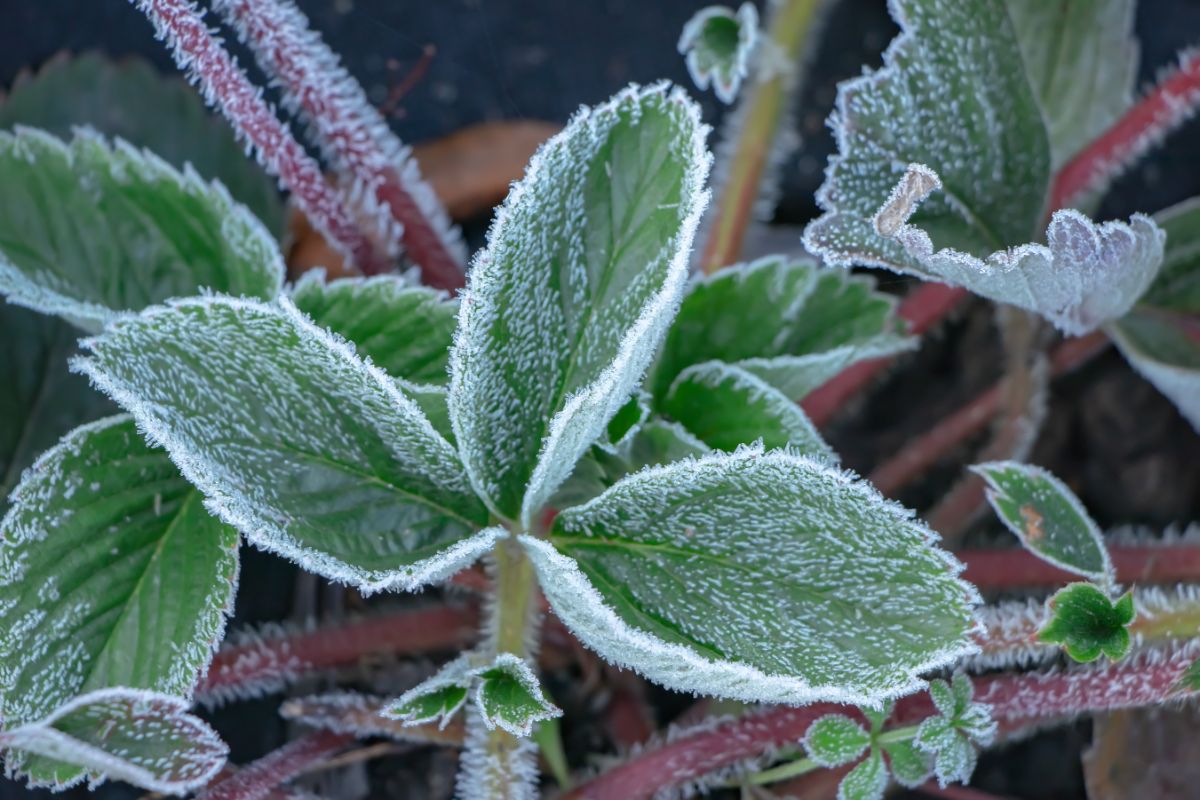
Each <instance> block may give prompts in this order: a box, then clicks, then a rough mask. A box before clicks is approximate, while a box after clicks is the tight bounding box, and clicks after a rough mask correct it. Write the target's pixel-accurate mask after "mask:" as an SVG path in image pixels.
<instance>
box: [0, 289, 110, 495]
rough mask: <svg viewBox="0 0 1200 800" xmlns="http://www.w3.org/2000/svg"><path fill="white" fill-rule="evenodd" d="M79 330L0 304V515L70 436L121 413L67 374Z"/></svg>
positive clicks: (6, 304)
mask: <svg viewBox="0 0 1200 800" xmlns="http://www.w3.org/2000/svg"><path fill="white" fill-rule="evenodd" d="M78 336H79V331H78V330H76V329H75V328H74V327H73V326H71V325H68V324H67V323H65V322H62V321H60V320H57V319H54V318H53V317H45V316H42V315H41V314H37V313H35V312H33V311H29V310H27V309H24V308H20V307H18V306H14V305H10V304H8V303H4V302H0V342H3V346H0V514H2V513H3V511H4V509H5V508H6V507H7V505H8V503H7V501H6V499H5V498H7V497H8V493H9V492H10V491H12V489H13V487H14V486H16V485H17V481H19V480H20V478H21V471H22V470H24V469H25V468H26V467H28V466H29V465H30V464H32V463H33V459H34V458H35V457H37V455H38V454H39V453H41V452H42V451H43V450H45V449H46V448H48V447H50V446H51V445H53V444H54V443H55V442H57V441H58V439H59V437H60V436H62V435H63V434H65V433H66V432H67V431H69V430H71V429H72V428H74V427H75V426H76V425H80V424H82V423H84V422H89V421H91V420H94V419H97V418H99V417H102V416H104V415H105V414H112V413H113V412H114V411H116V408H115V407H114V406H113V405H112V403H110V402H109V401H108V399H107V398H105V397H104V396H103V395H101V394H100V393H99V392H95V391H93V390H92V389H91V388H90V387H89V386H88V385H87V381H86V380H85V379H83V378H81V377H79V376H78V375H72V374H71V373H70V372H68V371H67V359H68V358H69V357H70V356H71V354H72V353H73V352H74V351H75V349H76V347H75V341H76V339H77V338H78Z"/></svg>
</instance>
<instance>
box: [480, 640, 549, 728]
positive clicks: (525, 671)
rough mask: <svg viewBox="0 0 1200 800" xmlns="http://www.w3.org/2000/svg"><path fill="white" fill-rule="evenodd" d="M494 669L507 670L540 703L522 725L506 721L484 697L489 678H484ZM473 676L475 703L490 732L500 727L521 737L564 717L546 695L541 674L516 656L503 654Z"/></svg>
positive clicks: (500, 711)
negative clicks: (535, 726)
mask: <svg viewBox="0 0 1200 800" xmlns="http://www.w3.org/2000/svg"><path fill="white" fill-rule="evenodd" d="M494 669H499V670H503V671H504V672H505V673H506V674H507V675H509V676H511V677H512V678H513V679H515V680H516V682H517V683H518V684H520V686H521V688H522V689H524V690H525V691H526V692H528V693H529V696H530V698H532V699H533V700H534V701H535V702H536V703H537V705H538V708H537V710H536V711H534V712H533V713H531V714H530V715H529V716H528V717H525V718H524V719H522V720H521V721H520V722H517V723H514V722H512V721H510V720H508V719H506V718H505V716H504V715H503V713H502V711H503V709H501V708H490V704H489V703H488V700H487V697H486V696H485V694H484V690H485V688H486V686H487V682H488V680H489V679H488V678H486V677H484V673H485V672H489V671H491V670H494ZM472 675H474V676H475V677H476V683H475V687H474V691H472V692H471V700H472V701H473V702H474V703H475V707H476V708H477V709H478V710H479V718H480V719H481V720H482V721H483V724H484V727H486V728H487V729H488V730H489V731H490V730H494V729H495V728H500V729H501V730H504V731H507V732H508V733H511V734H512V735H513V736H516V737H518V738H521V737H525V736H529V735H530V734H532V733H533V726H534V725H535V724H537V723H538V722H542V721H543V720H547V719H555V718H557V717H561V716H562V709H560V708H558V707H557V706H555V705H554V704H553V703H551V702H550V701H549V700H547V699H546V695H545V693H544V692H542V685H541V682H539V681H538V678H537V675H534V674H533V670H532V669H530V668H529V665H528V664H527V663H525V660H524V659H523V658H520V657H518V656H516V655H514V654H512V653H499V654H497V656H496V658H495V659H494V660H493V661H492V663H491V664H488V665H486V666H482V667H478V668H476V669H475V670H473V671H472Z"/></svg>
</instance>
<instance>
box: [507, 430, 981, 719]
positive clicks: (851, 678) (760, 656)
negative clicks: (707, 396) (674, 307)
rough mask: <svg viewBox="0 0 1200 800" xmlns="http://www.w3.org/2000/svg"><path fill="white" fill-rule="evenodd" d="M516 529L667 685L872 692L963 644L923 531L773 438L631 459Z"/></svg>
mask: <svg viewBox="0 0 1200 800" xmlns="http://www.w3.org/2000/svg"><path fill="white" fill-rule="evenodd" d="M521 541H522V543H523V544H524V545H525V548H526V550H527V552H528V553H529V556H530V558H531V559H532V561H533V564H534V567H535V568H536V570H537V573H538V577H539V581H540V583H541V586H542V591H543V592H544V593H545V594H546V597H547V599H548V600H549V601H550V605H551V608H552V609H553V610H554V612H555V613H556V614H557V615H558V616H559V617H560V618H561V619H562V620H563V622H564V623H566V625H567V626H568V627H569V628H570V629H571V630H572V631H573V632H574V633H575V634H576V636H578V637H579V638H580V640H581V641H583V643H584V644H586V645H587V646H589V647H591V648H592V649H594V650H595V651H596V652H597V653H599V654H600V655H601V656H602V657H604V658H605V659H607V660H608V661H611V662H613V663H614V664H616V665H618V666H622V667H628V668H631V669H635V670H637V671H638V672H641V673H642V674H643V675H645V676H646V677H648V678H650V679H651V680H653V681H655V682H657V683H660V684H662V685H664V686H666V687H668V688H671V689H675V690H678V691H690V692H696V693H703V694H707V695H714V696H717V697H728V698H733V699H738V700H745V701H749V702H771V703H791V704H804V703H809V702H813V701H815V700H829V701H834V702H845V703H856V704H861V705H877V704H879V703H880V702H882V701H883V700H886V699H887V698H890V697H896V696H899V695H902V694H905V693H907V692H911V691H914V690H916V689H918V688H920V687H921V686H922V685H923V682H922V681H921V680H920V679H919V678H918V677H917V676H918V675H919V674H920V673H922V672H925V671H927V670H929V669H934V668H936V667H938V666H940V665H944V664H948V663H951V662H952V661H954V660H955V659H956V658H958V657H959V656H961V655H964V654H966V653H970V652H973V651H974V649H975V647H974V645H973V644H971V642H970V641H969V632H970V630H971V629H972V627H973V618H972V613H971V608H972V605H973V604H974V602H976V600H977V595H976V593H975V592H974V590H973V589H972V588H971V587H970V586H969V585H968V584H966V583H963V582H962V581H960V580H958V579H957V578H956V577H955V575H956V574H957V572H958V571H959V569H961V567H960V566H959V565H958V564H957V563H956V562H955V561H954V559H953V558H952V557H951V556H950V555H948V554H947V553H945V552H943V551H941V550H939V549H937V548H936V547H935V546H934V542H935V541H936V534H934V533H933V532H932V531H930V530H929V529H928V528H926V527H925V526H923V525H921V524H920V523H919V522H916V521H915V520H913V519H912V515H911V514H910V513H909V512H908V511H906V510H904V509H902V508H901V507H899V506H897V505H895V504H893V503H890V502H889V501H887V500H884V499H883V498H882V497H880V496H879V495H878V494H877V493H876V492H875V491H874V490H873V489H871V487H870V486H868V485H867V484H865V483H862V482H859V481H856V480H854V479H853V478H852V476H850V475H848V474H846V473H842V472H840V471H837V470H834V469H831V468H829V467H827V466H825V465H823V464H820V463H818V462H814V461H812V460H809V459H805V458H801V457H798V456H795V455H791V454H789V453H786V452H784V451H771V452H763V451H762V449H761V448H743V449H741V450H739V451H738V452H736V453H734V454H732V455H727V454H718V455H711V456H706V457H703V458H699V459H695V460H688V461H681V462H677V463H675V464H669V465H667V466H662V467H651V468H648V469H644V470H642V471H641V472H638V473H636V474H633V475H630V476H628V477H626V478H624V479H622V480H621V481H620V482H618V483H617V484H616V485H614V486H613V487H612V488H610V489H608V490H607V491H606V492H605V493H604V494H602V495H600V496H599V497H597V498H595V499H594V500H592V501H590V502H588V503H587V504H586V505H583V506H579V507H577V508H572V509H568V510H566V511H563V512H562V513H560V514H559V515H558V516H557V518H556V519H555V521H554V526H553V528H552V530H551V533H550V538H549V540H548V541H543V540H537V539H532V538H530V537H528V536H525V537H522V539H521Z"/></svg>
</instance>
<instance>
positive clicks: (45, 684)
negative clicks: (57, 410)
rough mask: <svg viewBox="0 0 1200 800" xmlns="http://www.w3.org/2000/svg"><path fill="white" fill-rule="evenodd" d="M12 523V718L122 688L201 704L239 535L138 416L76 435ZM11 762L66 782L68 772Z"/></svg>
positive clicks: (0, 661)
mask: <svg viewBox="0 0 1200 800" xmlns="http://www.w3.org/2000/svg"><path fill="white" fill-rule="evenodd" d="M11 500H12V507H11V509H10V510H9V512H8V514H7V515H6V516H5V517H4V520H3V522H2V523H0V531H2V533H3V538H2V539H0V542H2V544H0V717H2V718H3V719H4V721H5V725H6V726H7V727H8V728H13V727H17V726H20V725H25V724H29V723H33V722H36V721H37V720H39V719H41V718H42V717H44V716H46V715H47V714H49V713H51V712H52V711H54V710H55V709H56V708H57V707H58V706H60V705H62V704H63V703H66V702H68V701H69V700H71V699H72V698H74V697H76V696H77V695H79V694H82V693H84V692H88V691H92V690H98V689H106V688H109V687H114V686H125V687H136V688H141V689H152V690H155V691H161V692H167V693H169V694H174V695H180V696H183V697H187V696H190V694H191V691H192V687H193V684H194V683H195V681H196V677H197V675H198V674H199V673H200V671H201V670H203V669H204V667H205V666H206V665H207V664H208V662H209V659H210V658H211V656H212V650H213V648H214V647H215V646H216V643H217V641H218V640H219V639H220V636H221V633H222V631H223V630H224V627H225V616H226V614H227V613H228V612H229V610H230V609H231V608H232V605H233V594H234V587H235V584H236V582H237V569H238V553H237V547H238V537H237V533H236V532H235V531H234V530H233V529H232V528H229V527H228V526H226V525H223V524H221V523H220V522H218V521H217V520H215V519H214V518H213V517H212V516H210V515H209V514H208V512H207V511H205V509H204V505H203V501H202V498H201V497H200V494H199V493H198V492H197V491H196V490H195V489H193V488H192V487H191V486H190V485H189V484H188V483H187V481H186V480H184V479H183V477H182V476H180V474H179V471H178V470H177V469H176V467H175V465H174V464H172V463H171V461H170V459H169V458H168V457H167V454H166V453H165V452H164V451H162V450H159V449H157V448H152V447H150V446H148V445H147V444H145V443H144V441H143V440H142V437H141V436H140V435H139V433H138V431H137V428H136V427H135V426H134V423H133V420H132V419H130V418H129V417H126V416H118V417H109V418H107V419H103V420H100V421H98V422H94V423H91V424H88V425H84V426H82V427H80V428H77V429H76V430H74V431H72V432H71V433H70V434H68V435H67V436H66V437H64V438H63V440H62V442H61V443H60V444H58V445H57V446H56V447H54V448H53V449H51V450H49V451H48V452H47V453H45V454H44V455H43V456H42V457H41V458H39V459H38V461H37V463H36V464H35V465H34V466H33V467H32V468H31V469H30V470H29V471H28V472H26V473H25V477H24V479H23V480H22V482H21V484H20V485H19V486H18V487H17V489H16V490H15V491H14V492H13V494H12V498H11ZM8 764H9V767H10V768H12V769H17V770H19V771H20V772H22V773H27V774H29V775H30V776H31V778H32V780H33V781H34V782H36V783H43V782H51V783H53V782H62V781H64V780H66V779H67V777H66V776H68V775H70V774H72V773H71V770H70V768H68V767H67V766H64V765H62V764H56V763H53V762H47V761H45V760H43V759H39V758H36V757H34V758H29V757H28V756H27V755H26V754H21V753H19V752H12V753H10V754H9V757H8Z"/></svg>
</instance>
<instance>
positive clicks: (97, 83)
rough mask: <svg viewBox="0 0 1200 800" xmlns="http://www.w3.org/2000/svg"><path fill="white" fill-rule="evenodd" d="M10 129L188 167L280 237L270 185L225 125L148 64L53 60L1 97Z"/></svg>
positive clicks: (0, 124)
mask: <svg viewBox="0 0 1200 800" xmlns="http://www.w3.org/2000/svg"><path fill="white" fill-rule="evenodd" d="M17 125H25V126H28V127H33V128H41V129H42V130H45V131H46V132H47V133H50V134H51V135H53V136H57V137H59V138H62V139H69V138H70V137H71V134H72V131H74V129H75V128H77V127H82V126H86V127H90V128H93V129H95V130H96V131H98V132H100V133H102V134H104V135H105V136H107V137H110V138H113V139H124V140H125V141H127V142H129V143H130V144H132V145H134V146H135V147H144V148H146V149H147V150H149V151H150V152H152V153H154V154H155V155H157V156H159V157H160V158H162V159H164V160H165V161H167V162H168V163H170V164H172V165H174V166H175V167H176V168H177V169H183V165H184V164H191V165H192V167H194V168H195V170H196V172H197V174H199V175H200V176H201V177H203V178H205V179H206V180H216V181H220V182H221V184H222V185H223V186H225V188H227V189H228V190H229V193H230V194H231V195H233V197H234V199H235V200H237V201H238V202H239V203H242V204H244V205H245V206H247V207H248V208H249V209H250V211H252V212H253V213H254V215H255V216H256V217H258V218H259V219H260V220H262V222H263V224H264V225H266V226H267V228H268V229H269V230H270V231H271V232H272V233H274V234H276V235H277V236H278V235H282V233H283V229H284V211H283V201H282V199H281V198H280V195H279V189H278V188H277V187H276V185H275V181H274V179H273V178H271V176H270V175H268V174H267V173H266V171H265V170H263V169H262V167H260V166H259V165H258V164H256V163H255V162H254V159H252V158H248V157H247V156H246V149H245V148H244V147H243V146H242V144H241V143H240V142H238V140H237V137H236V136H234V134H233V131H232V130H231V129H230V127H229V125H228V124H226V123H225V121H224V120H221V119H217V118H216V117H214V116H213V115H212V114H210V113H209V112H208V109H206V108H205V107H204V101H203V100H202V99H201V98H200V95H199V94H197V93H196V90H195V89H193V88H192V87H191V86H189V85H188V84H187V81H185V80H183V78H181V77H179V76H177V75H164V74H163V73H162V72H160V71H159V70H158V69H156V68H155V67H154V66H153V65H152V64H151V63H150V62H149V61H145V60H142V59H138V58H135V57H132V56H122V57H121V58H120V59H119V60H113V59H110V58H108V57H106V56H104V55H101V54H99V53H82V54H79V55H73V56H56V57H55V58H53V59H51V60H50V61H49V62H48V63H46V64H45V65H44V66H42V67H41V69H39V70H38V71H37V72H36V73H34V74H28V73H27V74H24V75H20V76H18V77H17V80H16V82H15V83H14V84H13V86H12V89H11V90H10V91H9V93H8V95H7V96H0V128H5V129H9V130H11V129H12V128H14V127H15V126H17Z"/></svg>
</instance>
